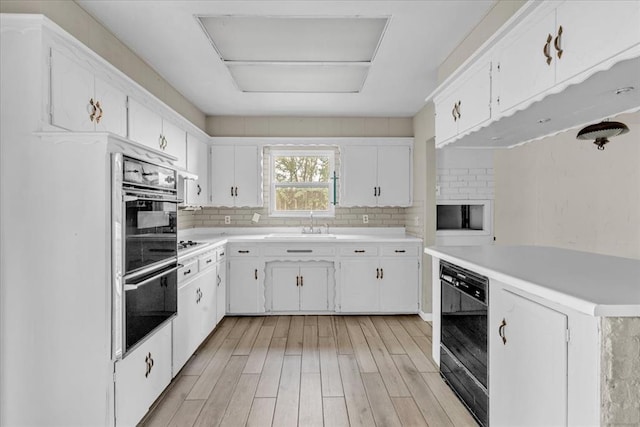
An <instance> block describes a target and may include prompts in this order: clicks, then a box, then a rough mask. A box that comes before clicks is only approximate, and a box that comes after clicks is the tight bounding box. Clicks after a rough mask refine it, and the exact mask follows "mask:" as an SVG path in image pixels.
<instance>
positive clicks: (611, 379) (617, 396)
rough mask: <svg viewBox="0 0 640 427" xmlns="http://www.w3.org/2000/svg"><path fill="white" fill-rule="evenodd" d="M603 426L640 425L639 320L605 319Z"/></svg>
mask: <svg viewBox="0 0 640 427" xmlns="http://www.w3.org/2000/svg"><path fill="white" fill-rule="evenodd" d="M601 329H602V350H601V364H602V369H601V372H602V376H601V379H600V390H601V405H602V412H601V422H600V425H602V426H618V425H620V426H622V425H634V426H638V425H640V317H612V318H609V317H603V318H602V324H601Z"/></svg>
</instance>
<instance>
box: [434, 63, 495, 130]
mask: <svg viewBox="0 0 640 427" xmlns="http://www.w3.org/2000/svg"><path fill="white" fill-rule="evenodd" d="M434 102H435V104H436V140H437V142H441V141H446V140H448V139H450V138H453V137H455V136H457V135H459V134H461V133H463V132H465V131H467V130H469V129H471V128H473V127H474V126H477V125H479V124H481V123H483V122H485V121H487V120H489V119H490V118H491V62H490V61H485V62H482V63H481V64H480V65H479V66H476V67H474V68H473V69H470V70H469V71H467V72H466V73H465V74H464V76H461V78H460V82H459V85H458V86H456V87H453V88H452V89H451V90H448V91H446V92H444V93H443V94H442V95H441V96H438V97H437V98H436V99H435V100H434Z"/></svg>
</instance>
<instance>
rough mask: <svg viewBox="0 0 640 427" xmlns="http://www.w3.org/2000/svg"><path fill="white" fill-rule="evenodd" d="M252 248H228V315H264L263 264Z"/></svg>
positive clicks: (255, 250)
mask: <svg viewBox="0 0 640 427" xmlns="http://www.w3.org/2000/svg"><path fill="white" fill-rule="evenodd" d="M257 252H258V250H257V249H256V248H255V247H252V248H235V249H234V248H230V250H229V255H230V257H229V260H228V271H227V273H228V277H227V279H228V288H227V294H228V295H227V296H228V303H229V304H228V309H227V313H230V314H258V313H264V311H265V310H264V277H263V276H264V263H263V262H262V260H261V258H260V257H258V256H254V254H256V253H257Z"/></svg>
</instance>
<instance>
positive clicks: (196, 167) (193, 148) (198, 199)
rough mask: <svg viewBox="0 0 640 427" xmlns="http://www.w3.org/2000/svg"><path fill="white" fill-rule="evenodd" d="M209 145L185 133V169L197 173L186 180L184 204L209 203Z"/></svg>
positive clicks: (198, 204) (201, 204)
mask: <svg viewBox="0 0 640 427" xmlns="http://www.w3.org/2000/svg"><path fill="white" fill-rule="evenodd" d="M208 165H209V145H207V144H206V143H204V142H202V141H200V140H199V139H198V138H196V137H195V136H193V135H191V134H187V170H188V171H189V172H192V173H194V174H196V175H198V178H197V179H189V180H187V181H186V194H185V204H187V205H195V206H206V205H208V204H209V197H210V196H209V166H208Z"/></svg>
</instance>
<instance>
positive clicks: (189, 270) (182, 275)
mask: <svg viewBox="0 0 640 427" xmlns="http://www.w3.org/2000/svg"><path fill="white" fill-rule="evenodd" d="M196 274H198V260H197V259H190V260H187V261H186V262H184V263H183V264H182V267H180V269H178V283H183V282H186V281H187V280H189V279H190V278H191V277H193V276H195V275H196Z"/></svg>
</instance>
